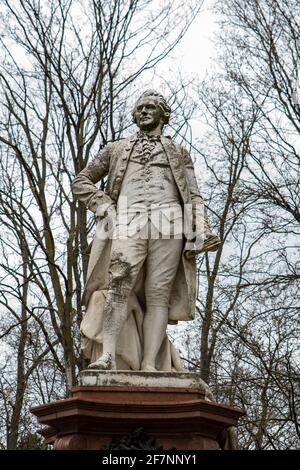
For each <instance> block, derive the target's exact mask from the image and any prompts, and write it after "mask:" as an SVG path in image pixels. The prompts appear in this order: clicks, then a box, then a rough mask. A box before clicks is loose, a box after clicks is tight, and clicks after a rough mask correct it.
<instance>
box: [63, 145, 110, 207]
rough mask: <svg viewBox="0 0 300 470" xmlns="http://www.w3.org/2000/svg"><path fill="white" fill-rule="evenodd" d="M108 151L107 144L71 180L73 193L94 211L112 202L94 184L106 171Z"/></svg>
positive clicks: (107, 168) (108, 159) (107, 167)
mask: <svg viewBox="0 0 300 470" xmlns="http://www.w3.org/2000/svg"><path fill="white" fill-rule="evenodd" d="M110 153H111V151H110V146H109V145H107V146H106V147H105V148H104V149H103V150H101V151H100V152H99V153H98V155H97V156H96V157H95V158H94V160H92V161H91V162H90V163H89V164H88V165H87V166H86V167H85V168H84V169H83V170H82V171H81V172H80V173H78V175H77V176H76V177H75V178H74V180H73V182H72V191H73V194H75V196H76V197H77V198H78V199H79V201H81V202H83V203H84V204H85V205H86V207H87V208H88V209H89V210H91V211H92V212H94V213H96V211H97V208H98V207H99V206H102V205H110V204H111V203H112V200H111V198H110V197H109V196H108V195H107V194H106V193H105V192H104V191H101V190H100V189H98V187H97V186H96V183H98V182H99V181H100V180H101V179H102V178H104V177H105V176H106V175H107V173H108V170H109V161H110Z"/></svg>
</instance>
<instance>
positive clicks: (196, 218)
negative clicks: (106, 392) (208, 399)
mask: <svg viewBox="0 0 300 470" xmlns="http://www.w3.org/2000/svg"><path fill="white" fill-rule="evenodd" d="M170 113H171V109H170V107H169V106H168V104H167V102H166V101H165V99H164V97H163V96H162V95H161V94H159V93H158V92H156V91H154V90H147V91H145V92H144V93H143V94H142V95H141V96H140V97H139V98H138V100H137V102H136V104H135V106H134V109H133V112H132V116H133V121H134V122H135V123H136V124H137V126H138V128H139V132H137V133H136V134H134V135H132V136H131V137H129V138H125V139H121V140H119V141H116V142H112V143H109V144H108V145H107V146H106V147H105V148H104V149H102V150H101V151H100V152H99V154H98V155H97V156H96V158H95V159H94V160H93V161H92V162H91V163H89V164H88V165H87V167H86V168H85V169H84V170H83V171H81V172H80V173H79V174H78V175H77V176H76V178H75V179H74V181H73V184H72V189H73V192H74V194H75V195H76V196H77V198H78V199H79V200H80V201H82V202H83V203H84V204H85V205H86V206H87V207H88V209H90V210H91V211H93V212H94V213H95V215H96V218H97V228H96V234H95V237H94V240H93V244H92V248H91V253H90V260H89V266H88V274H87V283H86V286H85V292H84V301H85V305H86V313H85V316H84V319H83V321H82V324H81V334H82V349H83V352H84V354H85V356H86V357H87V358H89V359H90V360H91V364H90V366H89V367H90V368H94V369H95V368H96V369H103V370H115V369H117V370H124V369H125V370H126V369H127V370H128V369H131V370H142V371H148V372H153V371H157V370H158V371H180V370H183V369H182V366H181V363H180V359H179V355H178V353H177V351H176V350H175V348H174V347H173V345H172V344H171V343H170V341H169V339H168V336H167V334H166V329H167V325H168V323H170V324H174V323H175V324H176V323H177V322H178V321H179V320H193V318H194V312H195V300H196V262H195V256H196V255H197V254H198V253H201V252H204V251H213V250H216V249H217V248H218V246H219V245H220V240H219V239H218V237H217V236H215V235H214V234H213V233H212V232H211V230H210V228H209V225H208V222H207V216H206V211H205V208H204V204H203V200H202V197H201V195H200V193H199V190H198V187H197V182H196V178H195V174H194V168H193V164H192V160H191V157H190V155H189V153H188V152H187V151H186V150H185V149H184V148H183V147H181V146H179V145H176V144H175V143H174V142H172V140H171V138H170V137H168V136H164V135H163V134H162V131H163V128H164V126H165V125H166V124H167V123H168V121H169V117H170ZM106 176H108V179H107V183H106V188H105V191H101V190H100V189H98V187H97V186H96V183H98V182H99V181H100V180H101V179H103V178H104V177H106Z"/></svg>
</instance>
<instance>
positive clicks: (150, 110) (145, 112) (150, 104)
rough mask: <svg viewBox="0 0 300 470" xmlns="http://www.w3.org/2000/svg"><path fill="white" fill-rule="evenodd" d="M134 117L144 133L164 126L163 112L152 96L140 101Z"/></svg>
mask: <svg viewBox="0 0 300 470" xmlns="http://www.w3.org/2000/svg"><path fill="white" fill-rule="evenodd" d="M134 116H135V119H136V123H137V125H138V127H139V128H140V129H141V130H142V131H151V130H153V129H155V128H156V127H157V126H158V125H159V124H163V119H162V118H163V113H162V110H161V109H160V108H159V106H158V105H157V102H156V101H155V99H153V98H151V96H150V97H145V98H142V99H141V100H139V101H138V103H137V106H136V108H135V112H134Z"/></svg>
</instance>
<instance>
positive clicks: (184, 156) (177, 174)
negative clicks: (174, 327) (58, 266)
mask: <svg viewBox="0 0 300 470" xmlns="http://www.w3.org/2000/svg"><path fill="white" fill-rule="evenodd" d="M136 141H137V136H136V134H135V135H133V136H132V137H130V138H129V139H122V140H120V141H116V142H113V143H110V144H108V145H107V146H106V147H105V148H104V149H103V150H101V151H100V152H99V154H98V155H97V156H96V158H95V159H94V160H93V161H92V162H91V163H89V164H88V165H87V167H86V168H85V169H83V170H82V171H81V172H80V173H79V174H78V175H77V176H76V177H75V179H74V181H73V183H72V190H73V192H74V194H75V195H76V196H77V197H78V199H79V200H80V201H82V202H83V203H85V205H86V206H87V207H88V209H90V210H91V211H93V212H94V213H96V211H97V209H98V208H99V206H101V205H102V204H107V203H111V202H113V203H115V204H116V203H117V200H118V197H119V194H120V189H121V185H122V181H123V178H124V174H125V171H126V168H127V164H128V160H129V157H130V154H131V151H132V149H133V147H134V145H135V142H136ZM161 143H162V146H163V148H164V150H165V152H166V155H167V158H168V161H169V164H170V168H171V170H172V173H173V176H174V180H175V183H176V185H177V187H178V190H179V194H180V197H181V203H182V205H183V206H184V205H186V204H190V205H192V207H193V211H192V214H195V213H196V212H197V211H198V213H199V214H201V215H202V218H203V220H202V227H204V238H206V237H209V236H210V235H211V232H210V229H209V226H208V223H207V217H206V212H205V209H204V205H203V200H202V197H201V195H200V193H199V190H198V186H197V182H196V178H195V173H194V167H193V163H192V160H191V157H190V155H189V153H188V152H187V151H186V150H185V149H184V148H183V147H181V146H178V145H175V144H174V143H173V142H172V140H171V139H170V138H169V137H165V136H161ZM105 176H108V179H107V184H106V190H105V192H104V191H101V190H99V189H98V188H97V186H96V185H95V184H96V183H97V182H98V181H100V180H101V179H102V178H104V177H105ZM98 224H101V221H99V222H98ZM192 224H193V222H192V221H188V223H187V225H192ZM98 228H99V225H98V227H97V229H98ZM97 229H96V234H97ZM200 240H203V237H200ZM184 243H185V246H183V251H182V257H181V261H180V264H179V267H178V270H177V274H176V278H175V280H174V284H173V289H172V293H171V297H170V307H169V323H170V324H174V323H177V322H178V321H181V320H193V319H194V314H195V302H196V262H195V257H191V258H190V259H187V257H186V256H185V252H186V250H187V249H188V250H189V251H190V250H191V249H195V250H196V251H197V248H199V247H197V246H196V247H192V248H191V243H190V242H189V245H187V244H186V241H185V242H184ZM110 246H111V240H109V239H106V240H103V239H102V238H99V237H97V236H95V238H94V240H93V243H92V248H91V253H90V259H89V266H88V273H87V283H86V286H85V292H84V302H85V304H86V307H87V310H86V313H85V316H84V319H83V321H82V324H81V333H82V348H83V351H84V353H85V355H86V357H88V358H90V359H91V360H92V361H93V360H95V359H97V358H98V357H99V355H100V354H101V349H102V323H103V308H104V304H105V298H106V292H107V286H108V268H109V263H110ZM198 251H199V250H198ZM203 251H205V249H204V250H203ZM138 279H139V281H138V282H137V284H136V286H135V287H134V289H133V291H132V293H131V296H130V299H129V302H128V318H127V321H126V323H125V325H124V328H123V330H122V332H121V334H120V337H119V340H118V347H117V354H118V357H119V365H118V357H117V366H118V368H128V367H129V368H132V369H134V370H139V365H140V361H141V354H142V342H143V339H142V323H143V315H144V310H145V302H144V292H143V279H144V278H143V272H141V273H140V275H139V276H138ZM158 362H159V363H160V364H159V365H158V368H159V369H160V370H171V368H175V369H180V361H179V358H178V356H177V354H176V351H175V349H174V348H173V346H172V345H171V344H170V342H169V341H168V339H167V336H166V338H165V341H164V343H163V345H162V348H161V351H160V353H159V355H158Z"/></svg>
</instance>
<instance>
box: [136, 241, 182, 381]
mask: <svg viewBox="0 0 300 470" xmlns="http://www.w3.org/2000/svg"><path fill="white" fill-rule="evenodd" d="M181 252H182V239H158V240H149V249H148V257H147V277H146V283H145V293H146V304H147V311H146V315H145V318H144V323H143V335H144V351H143V361H142V365H141V369H142V370H145V371H149V372H151V371H155V370H156V367H155V361H156V357H157V354H158V352H159V349H160V347H161V345H162V342H163V339H164V338H165V335H166V329H167V325H168V313H169V299H170V294H171V290H172V285H173V282H174V279H175V276H176V272H177V269H178V265H179V261H180V257H181Z"/></svg>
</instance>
